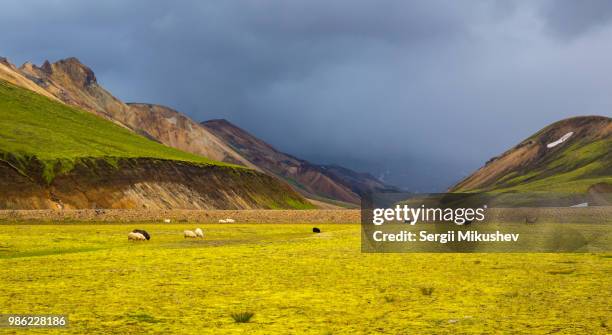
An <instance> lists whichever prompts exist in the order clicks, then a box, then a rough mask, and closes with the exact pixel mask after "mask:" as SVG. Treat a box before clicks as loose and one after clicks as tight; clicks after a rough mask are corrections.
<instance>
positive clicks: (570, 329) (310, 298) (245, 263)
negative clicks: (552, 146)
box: [0, 224, 612, 334]
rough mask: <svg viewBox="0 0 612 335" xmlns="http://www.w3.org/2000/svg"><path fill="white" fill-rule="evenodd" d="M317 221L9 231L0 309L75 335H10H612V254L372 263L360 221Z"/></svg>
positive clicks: (397, 257) (3, 244) (0, 259)
mask: <svg viewBox="0 0 612 335" xmlns="http://www.w3.org/2000/svg"><path fill="white" fill-rule="evenodd" d="M317 226H318V227H320V228H321V229H322V230H323V233H321V234H313V233H311V228H312V225H306V224H276V225H272V224H224V225H219V224H207V225H202V228H204V231H205V234H206V238H205V239H204V240H184V239H183V237H182V230H184V229H194V228H195V224H166V225H164V224H67V225H2V226H0V265H1V266H0V313H49V314H51V313H55V314H68V315H69V319H70V327H69V328H67V329H62V330H49V329H30V330H16V329H13V328H10V329H9V328H6V329H1V328H0V333H2V334H4V333H8V334H11V333H23V334H26V333H27V334H40V333H57V334H59V333H62V334H66V333H68V334H101V333H104V334H140V333H159V334H168V333H185V334H205V333H211V334H225V333H245V334H270V333H283V334H286V333H299V334H354V333H363V334H372V333H380V334H400V333H401V334H427V333H436V334H460V333H472V332H475V333H490V334H493V333H505V334H511V333H530V334H551V333H555V334H606V333H610V332H611V327H612V320H611V317H612V308H611V307H610V301H611V298H612V293H611V288H612V279H611V278H612V267H611V263H610V262H611V257H612V256H611V255H609V254H589V253H585V254H362V253H360V238H359V236H360V226H359V225H356V224H351V225H349V224H328V225H317ZM136 227H139V228H144V229H146V230H148V231H149V232H150V233H151V234H152V236H153V237H152V240H151V241H149V242H131V243H130V242H128V241H127V238H126V235H127V232H129V231H130V230H131V229H133V228H136ZM241 312H252V313H254V316H253V318H252V319H251V320H250V322H248V323H236V322H235V321H234V320H233V318H232V317H231V315H232V314H233V313H241Z"/></svg>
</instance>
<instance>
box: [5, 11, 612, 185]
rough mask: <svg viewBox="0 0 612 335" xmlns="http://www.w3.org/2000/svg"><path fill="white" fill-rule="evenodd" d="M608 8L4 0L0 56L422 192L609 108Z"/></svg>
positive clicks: (611, 71)
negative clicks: (77, 73)
mask: <svg viewBox="0 0 612 335" xmlns="http://www.w3.org/2000/svg"><path fill="white" fill-rule="evenodd" d="M608 3H609V2H596V1H589V2H578V1H576V2H574V1H542V2H534V1H516V2H508V1H497V2H496V1H471V2H463V1H462V2H460V1H419V2H417V1H361V0H359V1H358V0H350V1H348V0H347V1H314V0H309V1H280V0H279V1H265V0H262V1H195V0H194V1H178V2H167V1H103V2H102V1H101V2H96V3H91V2H84V1H13V2H8V3H4V4H3V6H2V7H3V10H2V11H1V12H0V29H1V30H2V32H3V33H2V34H0V46H1V49H0V54H2V55H5V56H8V57H9V58H10V59H12V60H13V61H15V62H23V61H26V60H32V61H35V62H37V63H40V62H42V61H43V60H44V59H46V58H49V59H51V60H57V59H60V58H65V57H68V56H76V57H78V58H80V59H81V60H82V61H83V62H84V63H86V64H88V65H90V66H91V67H92V68H93V69H94V71H95V72H96V74H97V76H98V79H99V81H100V82H101V83H102V84H103V85H104V86H106V87H107V88H109V89H110V90H111V91H112V92H113V93H115V94H116V95H118V96H119V97H120V98H122V99H123V100H126V101H145V102H152V103H161V104H165V105H169V106H171V107H174V108H176V109H178V110H180V111H182V112H184V113H186V114H188V115H190V116H191V117H193V118H194V119H196V120H206V119H211V118H220V117H222V118H227V119H229V120H230V121H233V122H234V123H237V124H238V125H240V126H242V127H244V128H246V129H247V130H249V131H251V132H252V133H254V134H256V135H258V136H260V137H262V138H264V139H265V140H267V141H269V142H271V143H272V144H274V145H275V146H277V147H279V148H281V149H283V150H285V151H287V152H290V153H292V154H294V155H296V156H300V157H305V158H311V159H313V160H316V161H321V162H324V163H338V164H346V165H349V166H351V167H353V168H356V169H358V170H363V169H365V170H370V171H373V172H375V173H376V174H381V175H386V176H387V178H388V180H390V181H392V182H394V183H396V184H399V185H402V186H408V187H410V188H412V189H420V190H427V189H432V188H441V187H444V186H448V185H449V184H450V183H452V182H453V181H454V180H456V179H457V178H459V177H461V176H462V175H465V174H467V173H468V172H470V171H471V170H473V169H474V168H476V167H478V166H479V165H480V164H482V162H484V161H486V160H487V159H488V158H490V157H491V156H493V155H496V154H499V153H500V152H501V151H503V150H505V149H507V148H508V147H510V146H511V145H513V144H515V143H517V142H518V141H520V140H521V139H523V138H524V137H526V136H528V135H530V134H531V133H533V132H534V131H536V130H538V129H540V128H541V127H543V126H545V125H547V124H549V123H550V122H553V121H556V120H558V119H561V118H564V117H568V116H572V115H580V114H604V115H609V114H610V107H612V98H611V97H610V95H609V93H608V88H609V87H611V85H612V79H611V78H612V68H611V65H610V62H609V59H610V57H611V53H612V45H610V43H609V41H610V38H611V37H612V34H611V29H610V24H609V23H610V22H609V21H610V20H609V19H610V13H611V12H612V11H611V9H610V7H609V6H607V5H606V4H608ZM560 37H561V38H560Z"/></svg>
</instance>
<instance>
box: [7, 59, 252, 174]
mask: <svg viewBox="0 0 612 335" xmlns="http://www.w3.org/2000/svg"><path fill="white" fill-rule="evenodd" d="M5 63H8V62H7V61H5ZM9 70H10V71H5V73H4V75H3V74H2V73H0V79H4V80H6V81H8V82H11V83H13V84H15V85H18V86H21V87H24V88H28V89H32V90H34V91H35V92H37V93H39V94H43V95H46V96H52V97H54V98H56V99H58V100H60V101H62V102H64V103H66V104H69V105H71V106H76V107H80V108H83V109H85V110H87V111H90V112H93V113H95V114H97V115H100V116H102V117H104V118H106V119H109V120H111V121H113V122H115V123H117V124H120V125H122V126H125V127H126V128H128V129H131V130H133V131H134V132H136V133H138V134H141V135H143V136H146V137H149V138H151V139H155V140H156V141H158V142H160V143H163V144H166V145H168V146H172V147H174V148H177V149H180V150H183V151H187V152H190V153H194V154H197V155H202V156H205V157H208V158H210V159H213V160H217V161H224V162H229V163H235V164H240V165H245V166H250V167H252V168H255V167H254V166H252V165H251V164H250V163H249V162H248V161H246V160H245V159H243V158H242V157H241V156H240V155H239V154H237V153H236V152H235V151H233V150H232V149H231V148H228V147H227V146H226V145H225V144H224V143H223V142H222V141H220V140H219V139H218V138H216V137H215V136H214V135H213V134H211V133H210V132H208V131H207V130H206V129H204V128H202V127H200V126H199V125H198V123H197V122H195V121H193V120H191V119H189V118H188V117H186V116H184V115H183V114H180V113H178V112H176V111H173V110H171V109H169V108H155V109H153V108H148V107H147V106H143V105H136V106H135V107H130V106H128V105H127V104H125V103H124V102H122V101H120V100H119V99H117V98H115V97H114V96H113V95H112V94H111V93H110V92H108V91H107V90H106V89H104V88H103V87H102V86H100V85H99V84H98V81H97V79H96V76H95V74H94V72H93V71H92V70H91V69H90V68H89V67H87V66H85V65H83V64H82V63H81V62H80V61H79V60H78V59H76V58H67V59H63V60H60V61H57V62H55V63H50V62H48V61H45V62H44V63H43V65H42V66H40V67H39V66H36V65H34V64H32V63H25V64H23V65H22V66H21V67H19V68H15V67H14V66H13V67H12V68H9ZM24 77H25V78H27V79H28V80H29V82H28V81H24V80H20V79H22V78H24ZM32 84H35V85H32ZM32 86H34V87H32ZM41 89H42V91H43V92H41Z"/></svg>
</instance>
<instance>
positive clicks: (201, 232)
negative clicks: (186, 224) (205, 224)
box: [195, 228, 204, 238]
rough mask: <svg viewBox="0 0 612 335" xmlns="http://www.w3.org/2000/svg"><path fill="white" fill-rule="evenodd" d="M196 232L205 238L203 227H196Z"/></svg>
mask: <svg viewBox="0 0 612 335" xmlns="http://www.w3.org/2000/svg"><path fill="white" fill-rule="evenodd" d="M195 234H196V235H197V236H198V237H201V238H204V232H203V231H202V229H200V228H196V230H195Z"/></svg>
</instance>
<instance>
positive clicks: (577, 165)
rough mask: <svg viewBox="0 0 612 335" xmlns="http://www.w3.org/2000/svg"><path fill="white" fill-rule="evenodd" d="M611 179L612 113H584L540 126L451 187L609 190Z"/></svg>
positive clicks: (550, 190) (471, 188)
mask: <svg viewBox="0 0 612 335" xmlns="http://www.w3.org/2000/svg"><path fill="white" fill-rule="evenodd" d="M611 185H612V119H610V118H609V117H604V116H582V117H574V118H569V119H565V120H561V121H559V122H555V123H553V124H551V125H549V126H548V127H545V128H544V129H542V130H540V131H538V132H537V133H535V134H534V135H532V136H530V137H529V138H527V139H525V140H523V141H521V142H520V143H519V144H518V145H516V146H515V147H514V148H512V149H510V150H508V151H506V152H504V153H503V154H501V155H500V156H497V157H493V158H492V159H490V160H489V161H488V162H487V163H486V164H485V166H483V167H482V168H480V169H479V170H477V171H476V172H474V173H473V174H472V175H470V176H468V177H467V178H465V179H464V180H462V181H461V182H459V183H458V184H457V185H455V186H454V187H452V188H451V191H455V192H461V191H489V190H497V191H548V192H569V193H575V192H586V191H594V190H595V191H596V190H605V189H608V190H610V189H611V187H610V186H611ZM608 192H609V191H608Z"/></svg>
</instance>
